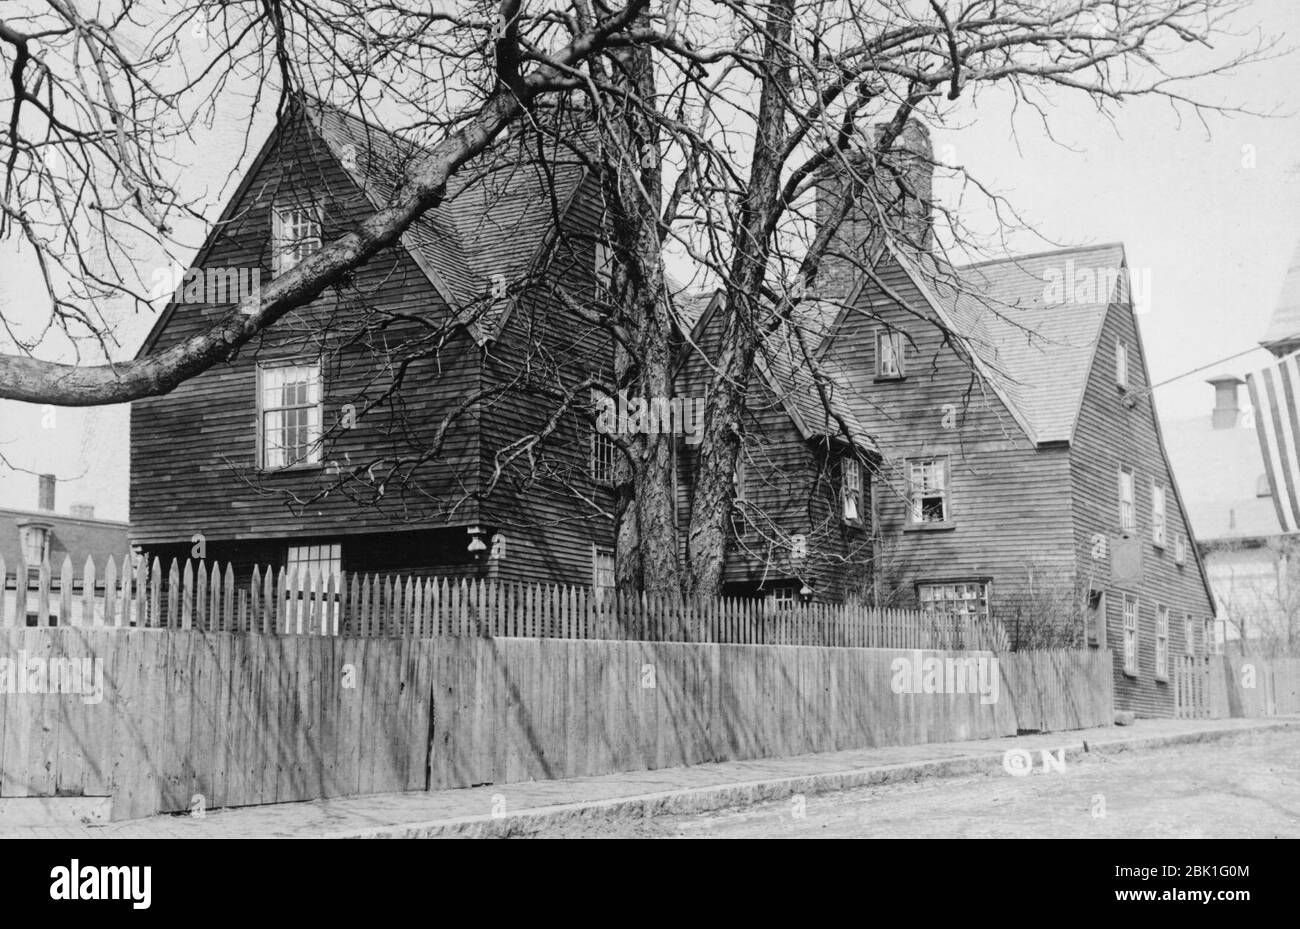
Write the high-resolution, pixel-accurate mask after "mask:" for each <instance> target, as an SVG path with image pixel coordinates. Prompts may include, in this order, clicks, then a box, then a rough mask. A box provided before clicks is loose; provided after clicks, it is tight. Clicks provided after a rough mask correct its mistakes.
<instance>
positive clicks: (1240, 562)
mask: <svg viewBox="0 0 1300 929" xmlns="http://www.w3.org/2000/svg"><path fill="white" fill-rule="evenodd" d="M1260 344H1261V345H1263V347H1264V348H1266V349H1268V350H1269V351H1270V352H1272V353H1273V354H1274V355H1275V356H1276V357H1281V356H1283V355H1287V354H1290V353H1292V352H1295V351H1296V350H1297V349H1300V250H1297V253H1296V256H1295V257H1294V258H1292V261H1291V267H1290V269H1289V270H1288V271H1287V277H1286V281H1285V283H1284V285H1283V288H1282V295H1281V297H1280V299H1279V300H1278V305H1277V307H1276V309H1275V310H1274V313H1273V318H1272V320H1271V321H1270V323H1269V328H1268V331H1267V333H1266V335H1265V337H1264V340H1263V341H1262V342H1261V343H1260ZM1209 383H1210V384H1211V385H1212V386H1213V387H1214V391H1215V394H1214V396H1215V403H1214V408H1213V409H1212V410H1210V411H1208V412H1207V413H1206V414H1205V415H1202V416H1197V417H1194V418H1192V419H1183V420H1175V421H1166V422H1164V423H1162V427H1163V430H1164V435H1165V446H1166V448H1167V449H1168V452H1169V457H1170V461H1171V462H1172V464H1173V467H1174V472H1175V474H1177V476H1178V484H1179V488H1180V490H1181V491H1182V495H1183V502H1184V504H1185V506H1186V507H1187V512H1188V514H1189V516H1190V518H1191V521H1192V528H1193V531H1194V532H1195V533H1196V538H1197V540H1198V543H1199V544H1200V547H1201V552H1202V555H1203V557H1204V559H1205V567H1206V573H1207V574H1208V575H1209V578H1210V585H1211V587H1212V588H1213V590H1214V594H1215V599H1216V601H1217V606H1218V610H1219V615H1218V625H1219V629H1218V636H1219V641H1220V643H1221V644H1223V643H1224V642H1225V640H1226V643H1227V644H1228V645H1229V646H1231V648H1232V650H1236V648H1237V647H1238V645H1237V643H1239V640H1240V639H1241V638H1242V636H1243V634H1244V636H1245V638H1246V640H1247V641H1248V642H1250V643H1253V644H1255V645H1257V646H1261V647H1263V648H1265V649H1274V648H1279V649H1287V650H1291V651H1294V650H1296V649H1298V648H1300V535H1297V534H1295V533H1290V534H1288V533H1285V532H1283V529H1282V524H1281V521H1280V520H1279V519H1278V515H1277V509H1276V507H1275V503H1274V499H1273V493H1272V488H1271V487H1270V486H1269V479H1268V475H1267V473H1266V471H1265V466H1264V459H1263V455H1262V453H1261V452H1260V444H1259V437H1258V435H1257V434H1256V431H1255V414H1254V411H1253V410H1252V409H1250V408H1249V406H1248V405H1245V404H1243V402H1242V400H1243V398H1244V396H1245V395H1244V393H1243V392H1242V390H1241V387H1242V385H1243V384H1244V383H1245V381H1243V380H1242V379H1241V378H1239V377H1235V376H1232V375H1223V376H1219V377H1214V378H1211V379H1210V381H1209Z"/></svg>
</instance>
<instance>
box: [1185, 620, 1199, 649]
mask: <svg viewBox="0 0 1300 929" xmlns="http://www.w3.org/2000/svg"><path fill="white" fill-rule="evenodd" d="M1183 651H1184V652H1186V653H1187V654H1188V655H1195V654H1196V620H1194V619H1192V614H1191V613H1184V614H1183Z"/></svg>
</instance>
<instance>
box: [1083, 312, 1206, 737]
mask: <svg viewBox="0 0 1300 929" xmlns="http://www.w3.org/2000/svg"><path fill="white" fill-rule="evenodd" d="M1117 339H1123V340H1124V341H1125V342H1126V343H1127V345H1128V348H1129V381H1130V384H1131V385H1132V386H1131V387H1130V389H1129V391H1128V392H1127V393H1128V395H1131V396H1134V397H1136V398H1137V403H1136V405H1135V406H1134V407H1132V408H1131V409H1130V408H1129V407H1127V406H1126V405H1125V403H1124V399H1125V392H1124V391H1121V390H1120V389H1119V388H1118V387H1117V386H1116V383H1115V345H1116V341H1117ZM1149 386H1150V375H1149V372H1148V370H1147V364H1146V356H1145V354H1144V353H1143V351H1142V347H1141V344H1140V341H1139V339H1138V330H1137V320H1136V317H1135V316H1134V314H1133V312H1132V310H1131V309H1130V308H1129V306H1128V305H1121V304H1112V305H1111V306H1110V307H1109V308H1108V310H1107V312H1106V319H1105V321H1104V323H1103V325H1102V331H1101V341H1100V343H1099V345H1098V346H1097V352H1096V356H1095V358H1094V361H1093V367H1092V371H1091V373H1090V375H1089V377H1088V384H1087V388H1086V391H1085V393H1084V400H1083V405H1082V408H1081V411H1080V415H1079V421H1078V424H1077V426H1076V431H1075V438H1074V444H1073V447H1072V449H1071V453H1070V454H1071V462H1072V469H1071V487H1072V493H1073V497H1074V500H1075V507H1074V525H1075V544H1076V548H1077V551H1078V556H1079V563H1080V565H1081V567H1082V570H1083V571H1085V572H1087V571H1089V570H1094V571H1095V577H1096V583H1097V586H1098V587H1100V588H1102V589H1104V590H1105V591H1106V626H1107V628H1106V635H1107V643H1108V644H1109V646H1110V648H1111V652H1112V655H1113V657H1114V665H1115V705H1116V707H1117V708H1118V709H1127V710H1133V711H1135V712H1137V713H1140V714H1147V715H1158V716H1172V715H1173V713H1174V692H1173V684H1172V683H1166V682H1163V681H1157V680H1156V678H1155V669H1156V645H1155V634H1156V604H1157V603H1165V604H1167V605H1168V606H1169V660H1170V672H1171V674H1170V677H1171V678H1172V670H1173V663H1174V661H1175V659H1176V658H1177V657H1178V656H1180V655H1182V654H1183V647H1184V638H1183V615H1184V613H1188V612H1190V613H1191V614H1192V615H1193V618H1194V620H1195V624H1196V628H1197V629H1203V628H1204V622H1205V620H1206V618H1208V616H1209V615H1210V614H1211V612H1212V607H1211V604H1210V601H1209V598H1208V595H1207V594H1206V591H1205V586H1204V584H1203V582H1202V579H1201V575H1200V571H1199V569H1198V566H1197V563H1196V560H1195V556H1194V555H1193V554H1192V553H1191V550H1192V549H1193V548H1194V546H1193V545H1192V543H1191V542H1190V539H1191V530H1190V527H1189V525H1188V523H1187V519H1186V516H1185V514H1184V512H1183V509H1182V506H1181V501H1179V500H1177V499H1175V495H1174V493H1173V489H1172V482H1171V479H1170V471H1169V466H1168V463H1167V459H1166V457H1165V455H1164V451H1163V449H1162V448H1161V446H1160V440H1159V434H1158V431H1157V426H1156V411H1155V408H1154V404H1153V403H1152V399H1151V394H1149V393H1147V392H1146V389H1147V388H1148V387H1149ZM1121 464H1125V465H1128V466H1130V467H1132V468H1133V471H1134V490H1135V493H1134V498H1135V501H1134V502H1135V507H1136V516H1137V537H1138V539H1139V541H1140V542H1141V546H1142V581H1141V584H1140V585H1137V586H1136V587H1133V586H1128V587H1125V586H1118V585H1114V584H1112V583H1111V581H1110V565H1111V561H1110V558H1109V557H1108V558H1107V559H1106V560H1105V561H1101V562H1094V561H1092V559H1091V550H1092V541H1091V540H1092V536H1093V534H1094V533H1102V534H1104V535H1107V536H1108V537H1114V536H1116V535H1117V534H1118V533H1119V468H1120V465H1121ZM1153 478H1158V479H1159V480H1161V481H1163V482H1164V484H1165V486H1166V487H1167V488H1169V491H1168V493H1167V494H1166V504H1165V507H1166V524H1167V526H1168V533H1169V546H1168V547H1167V548H1166V549H1163V550H1161V549H1159V548H1157V547H1156V546H1155V544H1154V543H1153V542H1152V541H1151V482H1152V479H1153ZM1176 532H1182V533H1184V534H1185V535H1186V536H1187V537H1188V539H1189V543H1188V548H1189V552H1188V557H1187V564H1186V565H1184V566H1179V565H1176V564H1174V547H1173V536H1174V533H1176ZM1108 554H1109V553H1108ZM1094 565H1095V568H1094V567H1093V566H1094ZM1126 590H1127V591H1128V592H1130V593H1136V594H1137V595H1138V598H1139V601H1138V677H1137V678H1136V679H1134V678H1131V677H1129V676H1128V675H1126V674H1125V673H1124V614H1123V593H1124V592H1125V591H1126ZM1199 647H1201V648H1202V649H1203V647H1204V645H1203V643H1201V644H1200V645H1199Z"/></svg>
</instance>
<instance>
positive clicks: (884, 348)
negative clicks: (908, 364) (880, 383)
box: [876, 329, 903, 380]
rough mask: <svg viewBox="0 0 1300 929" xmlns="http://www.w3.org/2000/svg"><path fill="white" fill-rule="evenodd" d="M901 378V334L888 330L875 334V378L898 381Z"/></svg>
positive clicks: (878, 331)
mask: <svg viewBox="0 0 1300 929" xmlns="http://www.w3.org/2000/svg"><path fill="white" fill-rule="evenodd" d="M902 376H903V333H901V332H895V331H893V330H889V329H880V330H877V332H876V377H878V378H881V379H885V380H898V379H900V378H902Z"/></svg>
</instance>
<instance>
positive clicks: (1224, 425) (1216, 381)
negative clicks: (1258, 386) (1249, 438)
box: [1206, 374, 1246, 429]
mask: <svg viewBox="0 0 1300 929" xmlns="http://www.w3.org/2000/svg"><path fill="white" fill-rule="evenodd" d="M1206 383H1208V384H1211V385H1213V386H1214V413H1213V416H1212V419H1211V421H1212V422H1213V424H1214V428H1215V429H1233V428H1235V427H1236V425H1237V424H1238V423H1239V422H1240V421H1241V407H1240V405H1239V404H1238V402H1237V388H1239V387H1240V386H1241V385H1242V384H1244V383H1246V382H1245V381H1243V380H1242V379H1241V378H1239V377H1236V376H1234V375H1231V374H1225V375H1222V376H1221V377H1212V378H1210V379H1209V380H1208V381H1206Z"/></svg>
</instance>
